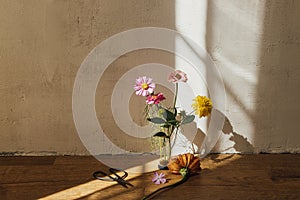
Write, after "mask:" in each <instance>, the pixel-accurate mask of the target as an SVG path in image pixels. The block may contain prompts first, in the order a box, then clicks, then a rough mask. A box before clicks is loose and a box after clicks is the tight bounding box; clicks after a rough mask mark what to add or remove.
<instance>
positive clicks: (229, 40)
mask: <svg viewBox="0 0 300 200" xmlns="http://www.w3.org/2000/svg"><path fill="white" fill-rule="evenodd" d="M175 2H176V1H173V0H169V1H153V0H98V1H97V0H81V1H73V0H58V1H55V0H36V1H34V0H1V7H0V70H1V72H0V76H1V78H0V98H1V105H0V110H1V112H0V152H3V153H5V152H17V153H21V154H22V153H25V154H35V155H36V154H52V153H53V154H87V151H86V150H85V148H84V146H83V145H82V143H81V141H80V139H79V137H78V134H77V132H76V129H75V126H74V122H73V116H72V90H73V84H74V80H75V76H76V73H77V70H78V69H79V67H80V65H81V63H82V61H83V60H84V58H85V57H86V56H87V55H88V53H89V52H90V51H91V50H92V49H93V48H94V47H95V46H96V45H98V44H99V43H100V42H101V41H103V40H105V39H106V38H108V37H110V36H112V35H113V34H116V33H119V32H122V31H125V30H128V29H131V28H136V27H145V26H155V27H156V26H157V27H166V28H170V29H178V30H179V31H182V32H184V33H185V34H187V35H190V36H191V37H192V38H193V39H194V40H195V41H196V42H199V43H200V44H201V45H206V48H207V49H208V51H209V52H210V54H211V55H212V58H213V60H214V61H215V63H216V65H217V66H218V68H219V70H220V72H221V73H222V76H223V79H224V84H225V87H226V93H227V102H226V106H227V109H226V110H227V113H225V115H226V117H227V121H226V124H225V126H224V134H223V135H222V136H221V140H220V142H219V143H218V145H217V147H216V149H215V151H218V152H219V151H223V152H260V151H264V152H286V151H287V152H299V148H300V144H299V141H300V136H299V125H298V119H299V114H300V105H299V104H298V101H297V100H298V99H299V98H300V92H299V91H298V88H299V86H300V70H299V69H300V66H299V63H300V56H299V50H300V43H299V38H300V21H299V20H300V2H298V1H292V0H291V1H254V0H253V1H246V0H245V1H240V0H228V1H227V0H226V1H222V0H221V1H220V0H219V1H215V0H214V1H209V3H207V4H206V1H202V2H201V3H199V1H189V2H188V3H185V1H184V0H183V1H178V3H177V5H176V4H175ZM206 12H207V13H206ZM178 13H181V15H178ZM199 13H202V14H200V15H199ZM148 62H158V63H164V64H166V65H170V66H174V65H175V63H174V62H175V58H174V55H170V54H169V53H166V52H160V51H158V50H148V51H147V50H144V51H139V52H133V53H130V54H128V55H125V56H123V57H121V58H120V59H118V60H117V61H116V62H114V63H113V64H112V65H111V67H110V68H109V69H108V70H107V71H106V73H105V74H104V76H103V77H102V79H101V81H100V83H99V86H98V88H97V94H96V102H97V103H96V110H97V116H98V119H99V120H100V121H101V122H102V124H104V126H105V128H104V131H105V133H106V134H107V135H108V136H110V138H111V139H112V140H113V141H114V142H115V143H116V144H118V145H119V146H122V147H123V148H125V149H127V150H129V151H139V150H141V149H143V148H142V147H144V146H145V141H142V143H141V144H139V141H131V140H130V139H128V138H127V139H126V137H125V136H124V137H125V138H123V137H122V138H118V137H116V136H118V132H120V130H118V128H117V127H116V125H115V124H114V123H113V121H112V120H110V119H111V118H110V115H109V111H108V110H106V108H107V107H106V106H105V105H106V104H109V101H110V95H111V89H112V88H111V85H112V84H113V83H115V82H116V81H117V80H118V78H119V77H120V76H121V75H122V73H124V72H126V70H129V69H131V68H132V67H133V66H135V65H138V64H143V63H148ZM139 103H140V102H139ZM140 118H141V116H138V115H134V120H136V121H139V123H142V122H141V119H140ZM125 140H127V141H126V142H124V141H125Z"/></svg>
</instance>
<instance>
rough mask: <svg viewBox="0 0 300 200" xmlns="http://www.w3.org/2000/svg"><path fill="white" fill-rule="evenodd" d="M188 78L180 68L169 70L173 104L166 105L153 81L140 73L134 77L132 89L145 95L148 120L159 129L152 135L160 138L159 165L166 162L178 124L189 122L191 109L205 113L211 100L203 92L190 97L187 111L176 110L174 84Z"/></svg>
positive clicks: (208, 109)
mask: <svg viewBox="0 0 300 200" xmlns="http://www.w3.org/2000/svg"><path fill="white" fill-rule="evenodd" d="M187 80H188V78H187V75H186V74H185V73H184V72H183V71H180V70H175V71H173V72H172V73H171V74H170V75H169V77H168V81H169V82H172V83H174V84H175V94H174V100H173V105H172V106H170V107H167V106H165V105H163V103H162V102H163V101H164V100H165V99H166V97H165V96H164V94H163V93H161V92H155V91H154V90H155V88H156V84H155V83H154V82H153V80H152V78H150V77H146V76H142V77H138V78H137V79H136V81H135V85H134V90H135V93H136V95H139V96H143V97H145V103H146V108H145V113H146V116H147V117H146V118H147V120H148V121H149V122H151V123H153V124H155V125H157V126H159V130H158V131H157V132H155V133H154V135H153V137H159V138H161V139H162V140H161V141H162V142H161V145H160V156H161V161H160V162H163V163H160V164H161V165H162V166H167V164H168V162H169V158H170V154H171V145H170V141H171V137H172V136H173V135H176V134H177V133H178V130H179V128H180V126H182V125H184V124H188V123H191V122H192V121H194V119H195V115H194V114H193V113H195V114H196V115H197V116H199V117H200V118H201V117H206V116H208V115H209V114H210V113H211V110H212V102H211V100H210V99H209V98H208V97H206V96H200V95H198V96H196V97H195V98H194V99H193V103H192V105H191V106H192V108H193V111H192V112H191V113H186V112H185V111H184V110H181V111H180V112H178V108H177V107H176V101H177V96H178V84H179V83H186V82H187Z"/></svg>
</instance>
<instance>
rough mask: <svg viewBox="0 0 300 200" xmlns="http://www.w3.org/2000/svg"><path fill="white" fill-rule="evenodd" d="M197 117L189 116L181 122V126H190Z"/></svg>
mask: <svg viewBox="0 0 300 200" xmlns="http://www.w3.org/2000/svg"><path fill="white" fill-rule="evenodd" d="M194 119H195V115H187V116H186V117H185V118H184V119H183V120H182V122H181V124H188V123H191V122H192V121H194Z"/></svg>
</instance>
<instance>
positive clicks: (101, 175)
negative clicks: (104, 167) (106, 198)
mask: <svg viewBox="0 0 300 200" xmlns="http://www.w3.org/2000/svg"><path fill="white" fill-rule="evenodd" d="M109 171H110V172H111V173H112V174H113V175H114V176H112V175H109V174H107V173H105V172H103V171H96V172H94V173H93V177H94V178H96V179H99V180H101V181H119V180H124V179H125V178H126V177H127V176H128V173H127V172H126V171H124V170H122V169H115V168H110V169H109ZM117 172H123V173H124V174H123V175H122V176H120V175H118V174H117ZM106 177H107V178H106Z"/></svg>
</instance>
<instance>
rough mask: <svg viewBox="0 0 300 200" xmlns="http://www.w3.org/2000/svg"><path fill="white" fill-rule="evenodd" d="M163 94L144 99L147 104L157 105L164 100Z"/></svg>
mask: <svg viewBox="0 0 300 200" xmlns="http://www.w3.org/2000/svg"><path fill="white" fill-rule="evenodd" d="M165 99H166V98H165V97H164V95H163V93H160V92H159V93H157V94H152V95H149V96H148V97H147V99H146V103H147V104H159V103H160V102H161V101H162V100H165Z"/></svg>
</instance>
